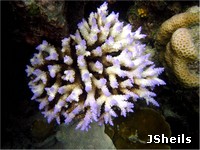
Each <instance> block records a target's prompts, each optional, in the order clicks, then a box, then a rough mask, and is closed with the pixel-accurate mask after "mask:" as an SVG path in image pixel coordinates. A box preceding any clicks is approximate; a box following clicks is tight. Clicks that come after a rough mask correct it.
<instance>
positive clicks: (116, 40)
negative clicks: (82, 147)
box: [26, 3, 165, 130]
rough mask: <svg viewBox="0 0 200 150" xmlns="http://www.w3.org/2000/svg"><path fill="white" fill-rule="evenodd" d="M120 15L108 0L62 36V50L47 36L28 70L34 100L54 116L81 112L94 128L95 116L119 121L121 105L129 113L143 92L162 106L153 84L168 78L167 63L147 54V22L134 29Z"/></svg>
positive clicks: (82, 122)
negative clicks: (158, 63)
mask: <svg viewBox="0 0 200 150" xmlns="http://www.w3.org/2000/svg"><path fill="white" fill-rule="evenodd" d="M118 16H119V14H118V13H114V12H112V13H111V14H109V15H108V11H107V3H104V4H103V5H101V6H100V8H98V9H97V12H95V13H94V12H92V13H91V14H90V16H89V18H88V21H86V20H85V19H83V20H82V21H81V22H80V23H79V24H78V29H77V31H76V33H75V34H74V35H71V36H70V37H68V38H65V39H63V40H62V49H61V50H57V49H56V48H55V47H54V46H52V45H50V44H49V43H47V41H43V43H42V44H40V45H39V46H37V48H36V49H37V50H38V53H36V54H34V56H33V58H32V59H31V60H30V62H31V66H27V69H26V72H27V75H28V77H30V82H29V87H30V89H31V90H32V92H33V93H34V95H33V97H32V100H36V101H37V102H39V103H40V104H39V109H40V110H42V113H43V114H44V116H45V117H46V118H47V120H48V122H51V121H52V120H53V119H56V121H57V123H58V124H60V123H61V122H62V121H63V120H64V122H65V123H66V124H68V123H69V122H71V121H72V120H73V119H75V118H81V119H80V122H79V123H78V125H77V128H80V129H81V130H88V128H89V127H90V123H91V122H93V121H95V122H98V123H99V124H102V123H104V122H105V123H109V124H111V125H113V121H112V118H113V117H117V112H116V110H120V112H121V115H123V116H126V113H127V112H133V107H134V105H133V102H134V101H136V100H137V99H139V98H142V99H144V100H146V103H147V104H149V102H151V103H153V104H154V105H155V106H159V104H158V103H157V102H156V101H155V100H154V98H153V97H155V96H156V94H155V93H154V92H152V89H153V88H154V87H155V86H156V85H164V84H165V82H164V81H163V80H161V79H159V78H158V75H159V74H160V73H161V72H162V71H163V68H155V65H154V63H153V62H152V61H150V60H149V59H148V58H149V54H144V51H145V45H143V44H141V43H140V41H139V40H140V39H141V38H144V37H145V35H144V34H141V33H140V32H141V28H139V29H138V30H137V31H135V32H132V31H131V25H130V24H127V25H125V26H124V24H123V22H120V21H119V20H118Z"/></svg>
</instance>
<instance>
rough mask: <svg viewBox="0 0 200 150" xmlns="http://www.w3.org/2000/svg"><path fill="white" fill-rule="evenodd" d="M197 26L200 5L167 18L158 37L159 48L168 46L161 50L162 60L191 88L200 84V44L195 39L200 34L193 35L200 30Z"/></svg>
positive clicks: (181, 81) (181, 82) (184, 84)
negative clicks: (199, 54) (199, 68)
mask: <svg viewBox="0 0 200 150" xmlns="http://www.w3.org/2000/svg"><path fill="white" fill-rule="evenodd" d="M194 9H196V10H195V11H194ZM196 26H198V27H199V7H192V8H191V9H190V10H188V11H186V12H185V13H181V14H177V15H175V16H173V17H171V18H170V19H168V20H166V21H165V22H164V23H163V24H162V25H161V27H160V29H159V31H158V33H157V37H156V46H157V48H158V49H161V48H163V46H166V47H165V51H161V52H160V56H161V57H160V58H161V61H162V62H163V64H164V65H165V66H166V67H167V68H169V69H170V70H171V71H172V74H173V75H175V77H176V79H177V80H178V82H179V84H180V85H182V86H184V87H189V88H190V87H198V86H199V73H198V64H199V63H196V62H198V61H199V59H198V58H199V57H198V47H199V45H198V44H196V42H197V41H198V40H195V38H198V39H199V36H198V35H196V37H195V36H193V34H194V33H195V32H197V31H196V30H198V32H199V29H198V28H196ZM186 27H188V28H186ZM194 31H195V32H194ZM198 32H197V33H198ZM160 46H161V47H160ZM189 64H190V65H189ZM191 66H192V67H191ZM193 68H195V69H193Z"/></svg>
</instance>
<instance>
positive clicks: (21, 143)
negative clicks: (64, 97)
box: [1, 1, 199, 149]
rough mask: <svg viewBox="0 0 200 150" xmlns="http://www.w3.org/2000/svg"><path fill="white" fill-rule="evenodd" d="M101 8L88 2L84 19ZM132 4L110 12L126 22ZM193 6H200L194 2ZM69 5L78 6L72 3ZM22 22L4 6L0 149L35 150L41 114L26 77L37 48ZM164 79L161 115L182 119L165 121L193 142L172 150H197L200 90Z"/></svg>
mask: <svg viewBox="0 0 200 150" xmlns="http://www.w3.org/2000/svg"><path fill="white" fill-rule="evenodd" d="M100 4H101V2H97V3H94V2H89V3H88V4H87V5H86V6H85V16H86V17H87V16H88V14H89V13H90V12H91V10H92V11H93V10H96V7H98V6H99V5H100ZM130 4H132V3H131V2H116V3H114V4H113V5H111V6H110V8H109V10H113V11H115V12H120V13H121V14H122V15H121V16H120V18H126V13H125V12H126V11H127V9H128V8H129V6H130ZM185 4H188V3H187V2H185V3H184V4H183V5H185ZM193 4H197V2H195V1H194V2H193ZM69 5H70V6H73V5H76V4H75V3H74V4H73V3H72V2H71V4H69ZM69 11H73V10H69ZM169 14H170V13H169ZM169 14H168V15H169ZM21 21H22V18H18V16H16V14H15V13H14V12H13V8H12V7H11V5H10V3H9V2H1V39H2V40H1V44H2V45H1V63H2V67H1V73H2V74H1V75H2V78H1V89H2V90H1V148H11V149H12V148H32V147H33V146H32V143H34V142H35V141H34V138H33V137H32V134H31V127H32V125H33V122H34V121H30V118H31V117H32V116H34V115H35V114H37V113H38V112H39V111H38V106H37V103H35V102H33V101H31V100H30V97H31V96H32V94H31V92H30V90H29V89H28V86H27V78H26V74H25V67H26V64H28V62H29V59H30V58H31V57H32V54H33V53H34V46H33V45H30V44H27V42H26V41H25V40H24V39H23V38H24V37H23V36H22V35H23V34H22V35H21V33H20V30H23V29H22V24H21V23H22V22H21ZM126 21H127V20H126ZM69 28H70V25H69ZM71 28H72V30H74V29H73V27H71ZM23 32H24V31H23ZM163 78H164V79H165V80H166V82H167V87H161V89H158V91H159V94H158V98H157V99H158V102H159V103H160V104H161V107H162V108H161V109H160V111H163V112H164V108H167V110H169V108H170V110H171V111H173V112H175V113H176V114H177V115H178V116H179V117H174V116H170V117H169V116H168V117H167V116H166V121H167V122H168V123H169V124H170V127H171V131H172V135H171V136H174V137H177V136H178V135H181V134H185V136H190V137H191V139H192V142H191V143H190V144H179V143H176V144H170V146H171V148H172V149H173V148H177V149H179V148H180V149H183V148H187V149H190V148H192V149H198V148H199V93H198V89H190V90H188V89H184V88H181V87H179V86H176V85H173V83H171V82H170V81H169V80H168V78H167V77H166V76H165V75H163ZM194 110H196V111H194ZM50 134H54V133H53V132H52V133H50Z"/></svg>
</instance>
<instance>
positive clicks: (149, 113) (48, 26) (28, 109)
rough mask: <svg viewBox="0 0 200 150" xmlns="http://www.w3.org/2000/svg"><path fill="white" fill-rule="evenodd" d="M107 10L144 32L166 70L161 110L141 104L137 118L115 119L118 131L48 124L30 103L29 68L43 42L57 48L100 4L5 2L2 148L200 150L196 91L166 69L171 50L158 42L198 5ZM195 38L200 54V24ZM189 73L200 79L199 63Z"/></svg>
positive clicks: (118, 5)
mask: <svg viewBox="0 0 200 150" xmlns="http://www.w3.org/2000/svg"><path fill="white" fill-rule="evenodd" d="M107 2H108V11H109V13H110V12H112V11H114V12H119V20H120V21H123V22H125V23H130V24H131V25H132V30H133V31H135V30H137V29H138V28H139V27H140V26H142V31H141V32H142V33H143V34H146V35H147V37H146V38H145V39H142V43H145V44H146V46H147V52H149V53H151V55H152V60H153V61H154V62H155V64H156V66H158V67H165V70H164V72H163V73H162V74H161V75H160V78H161V79H162V80H164V81H165V82H166V85H164V86H159V87H156V88H155V89H154V91H155V93H156V94H157V96H156V97H155V99H156V101H157V102H158V103H159V105H160V107H155V106H153V105H149V106H148V107H147V106H146V104H145V103H143V102H142V101H138V102H136V103H134V105H135V108H134V113H129V114H128V115H127V116H126V118H125V117H122V116H120V117H117V118H115V119H114V120H113V122H114V126H110V125H107V124H106V125H105V126H103V127H100V126H96V125H95V124H92V128H91V129H89V131H88V132H82V131H77V130H75V129H74V128H75V127H74V126H75V123H76V122H75V123H72V124H70V125H68V126H66V125H64V124H62V125H60V126H59V125H57V124H56V122H54V121H53V122H51V123H50V124H48V123H47V121H46V119H45V118H44V117H43V115H42V114H41V112H40V110H39V109H38V103H37V102H34V101H32V100H31V97H32V93H31V91H30V89H29V87H28V82H29V81H28V78H27V76H26V72H25V69H26V65H27V64H29V60H30V58H31V57H32V56H33V54H34V53H35V51H36V50H35V47H36V46H38V45H39V44H40V43H42V40H44V39H45V40H47V41H48V42H50V43H51V44H53V45H55V47H59V46H60V43H61V42H60V41H61V40H62V39H63V38H64V37H67V36H69V35H70V34H73V33H75V31H76V29H77V24H78V23H79V22H80V21H81V19H82V18H88V16H89V14H90V13H91V12H92V11H93V12H95V11H96V9H97V8H98V7H99V6H100V5H102V3H103V1H72V2H70V1H49V2H47V1H45V0H44V1H43V0H41V1H40V2H36V1H34V0H33V1H1V32H2V34H1V37H2V41H1V44H2V47H1V48H2V50H1V52H2V60H1V62H2V68H1V69H2V80H1V81H2V91H1V94H2V100H1V106H2V107H1V115H2V116H1V123H2V125H1V127H2V128H1V148H3V149H22V148H48V149H49V148H50V149H51V148H52V149H53V148H79V149H81V148H82V149H83V148H85V149H88V148H99V149H108V148H112V149H134V148H137V149H143V148H145V149H151V148H152V149H154V148H161V149H162V148H167V149H169V148H171V149H199V85H196V84H195V83H194V84H193V83H191V84H189V83H188V82H187V83H186V82H185V81H183V80H179V79H178V77H177V76H176V75H177V74H176V73H174V72H176V71H174V69H173V67H171V68H170V65H167V62H162V60H163V59H165V57H163V56H162V55H163V54H162V53H163V51H164V50H162V49H165V46H166V45H164V46H163V45H162V44H161V45H159V44H158V40H157V36H158V33H159V28H160V27H161V24H162V23H163V22H165V21H166V20H167V19H169V18H171V17H172V16H174V15H176V14H180V13H183V12H186V10H187V9H189V8H191V7H192V6H198V7H199V2H198V1H175V2H173V1H164V0H163V1H115V0H108V1H107ZM198 9H199V8H198ZM172 26H173V25H172ZM190 30H191V32H192V33H197V35H196V36H195V35H192V37H193V39H194V37H195V40H194V42H196V43H197V44H196V43H195V46H196V45H197V50H198V51H199V49H198V48H199V34H198V33H199V23H198V24H197V28H195V27H194V28H191V27H190ZM169 57H173V55H172V56H169ZM189 65H190V66H189V69H190V70H192V71H194V70H195V71H194V72H195V73H196V74H198V75H199V71H198V70H199V60H198V61H195V62H194V63H190V64H189ZM149 134H153V135H155V134H156V135H161V134H164V135H165V136H166V137H176V138H177V137H182V134H184V135H185V137H191V143H173V144H172V143H166V144H162V143H161V144H155V143H154V144H146V143H145V142H146V141H147V140H148V138H147V137H148V136H147V135H149Z"/></svg>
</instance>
